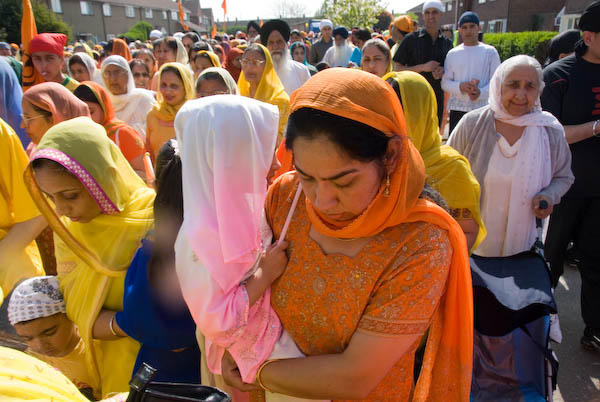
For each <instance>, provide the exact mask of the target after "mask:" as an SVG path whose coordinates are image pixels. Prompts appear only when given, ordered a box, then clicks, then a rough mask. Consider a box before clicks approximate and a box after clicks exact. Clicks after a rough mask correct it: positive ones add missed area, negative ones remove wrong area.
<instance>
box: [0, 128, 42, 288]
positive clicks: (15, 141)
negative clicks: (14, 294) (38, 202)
mask: <svg viewBox="0 0 600 402" xmlns="http://www.w3.org/2000/svg"><path fill="white" fill-rule="evenodd" d="M28 163H29V158H28V157H27V154H26V153H25V150H24V149H23V146H22V145H21V141H20V140H19V137H18V136H17V134H15V132H14V130H13V129H12V128H11V127H10V126H9V125H8V124H7V123H6V122H5V121H4V120H2V119H0V166H1V168H0V241H2V239H3V238H4V237H5V236H6V235H7V234H8V232H9V231H10V229H11V228H12V227H13V226H14V225H15V224H17V223H21V222H25V221H28V220H30V219H33V218H35V217H37V216H39V215H40V212H39V211H38V209H37V207H36V206H35V204H34V203H33V200H32V199H31V197H30V195H29V193H28V192H27V188H26V187H25V184H24V183H23V172H24V171H25V168H26V167H27V164H28ZM6 254H8V253H5V254H4V255H0V289H1V290H2V292H3V293H4V294H5V295H8V294H9V293H10V292H11V291H12V289H13V287H14V286H15V284H16V283H17V282H19V281H21V280H23V279H26V278H31V277H33V276H39V275H44V268H43V267H42V261H41V259H40V254H39V251H38V248H37V246H36V245H35V243H34V242H31V243H30V244H29V245H27V247H25V249H23V250H19V252H18V253H17V255H14V254H12V253H10V254H11V255H6Z"/></svg>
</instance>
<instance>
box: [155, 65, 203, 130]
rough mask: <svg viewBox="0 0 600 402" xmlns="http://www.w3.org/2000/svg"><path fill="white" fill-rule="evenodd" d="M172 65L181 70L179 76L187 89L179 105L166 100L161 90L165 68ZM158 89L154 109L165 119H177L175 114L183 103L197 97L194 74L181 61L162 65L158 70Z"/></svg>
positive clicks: (184, 88)
mask: <svg viewBox="0 0 600 402" xmlns="http://www.w3.org/2000/svg"><path fill="white" fill-rule="evenodd" d="M167 67H171V68H175V69H177V71H179V76H180V77H181V81H182V82H183V90H184V91H185V97H184V98H183V100H182V101H181V102H180V103H179V104H177V105H169V104H167V102H165V99H164V98H163V96H162V94H161V92H160V79H161V77H162V73H163V71H164V70H165V68H167ZM157 83H158V90H157V91H156V103H155V104H154V107H153V108H152V111H153V112H154V113H156V115H157V116H158V118H159V119H161V120H164V121H173V120H175V115H176V114H177V111H179V108H181V106H183V104H184V103H185V102H186V101H188V100H190V99H194V98H196V89H195V88H194V76H193V74H192V71H191V70H190V69H189V68H188V67H187V66H185V65H183V64H181V63H176V62H175V63H165V64H163V65H162V66H161V67H160V70H159V71H158V81H157Z"/></svg>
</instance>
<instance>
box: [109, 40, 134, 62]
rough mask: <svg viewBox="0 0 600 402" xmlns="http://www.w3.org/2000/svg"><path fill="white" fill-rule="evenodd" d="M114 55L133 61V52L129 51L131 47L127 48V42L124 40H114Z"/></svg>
mask: <svg viewBox="0 0 600 402" xmlns="http://www.w3.org/2000/svg"><path fill="white" fill-rule="evenodd" d="M112 54H116V55H117V56H122V57H123V58H124V59H125V60H127V61H128V62H129V61H131V52H130V51H129V46H127V42H125V41H124V40H123V39H119V38H115V39H113V48H112Z"/></svg>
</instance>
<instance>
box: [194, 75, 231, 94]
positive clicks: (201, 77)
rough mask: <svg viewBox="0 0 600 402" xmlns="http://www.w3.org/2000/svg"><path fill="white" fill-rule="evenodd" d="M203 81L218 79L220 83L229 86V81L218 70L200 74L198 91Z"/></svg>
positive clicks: (197, 83)
mask: <svg viewBox="0 0 600 402" xmlns="http://www.w3.org/2000/svg"><path fill="white" fill-rule="evenodd" d="M202 81H218V82H219V83H221V84H223V85H224V86H225V87H227V83H226V82H225V81H224V80H223V77H222V76H221V74H219V73H217V72H216V71H209V72H207V73H204V74H202V75H200V76H198V78H197V79H196V92H200V90H199V88H200V83H202Z"/></svg>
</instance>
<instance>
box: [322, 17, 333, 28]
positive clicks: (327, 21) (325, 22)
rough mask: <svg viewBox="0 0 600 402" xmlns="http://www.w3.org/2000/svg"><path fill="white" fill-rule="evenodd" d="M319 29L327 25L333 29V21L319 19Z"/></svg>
mask: <svg viewBox="0 0 600 402" xmlns="http://www.w3.org/2000/svg"><path fill="white" fill-rule="evenodd" d="M319 27H320V29H323V28H324V27H329V28H331V29H333V22H331V20H327V19H325V20H321V24H320V25H319Z"/></svg>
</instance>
